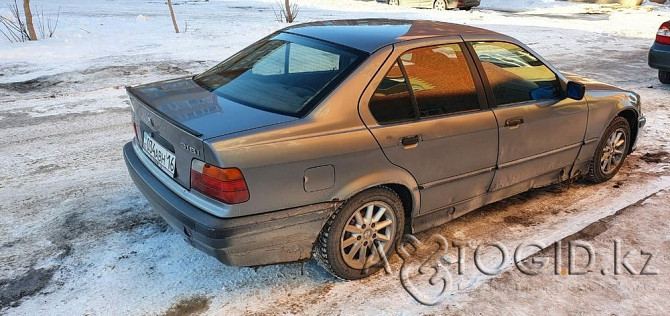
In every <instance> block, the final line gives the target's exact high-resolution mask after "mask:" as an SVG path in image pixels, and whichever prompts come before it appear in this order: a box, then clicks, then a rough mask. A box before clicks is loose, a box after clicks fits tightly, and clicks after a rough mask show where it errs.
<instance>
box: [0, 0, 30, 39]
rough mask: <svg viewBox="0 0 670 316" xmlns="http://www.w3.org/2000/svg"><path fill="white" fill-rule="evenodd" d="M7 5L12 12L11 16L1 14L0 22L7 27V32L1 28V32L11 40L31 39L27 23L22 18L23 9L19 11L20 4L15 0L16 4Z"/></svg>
mask: <svg viewBox="0 0 670 316" xmlns="http://www.w3.org/2000/svg"><path fill="white" fill-rule="evenodd" d="M7 7H8V8H9V12H10V13H11V17H5V16H2V15H0V24H2V25H3V26H4V27H5V29H6V32H5V31H3V30H2V29H0V33H2V35H4V36H5V37H6V38H7V39H8V40H9V41H10V42H25V41H27V40H30V35H28V30H26V24H25V23H23V20H21V11H19V5H18V3H17V2H16V0H14V4H9V5H7Z"/></svg>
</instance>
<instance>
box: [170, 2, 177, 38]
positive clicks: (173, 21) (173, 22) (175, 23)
mask: <svg viewBox="0 0 670 316" xmlns="http://www.w3.org/2000/svg"><path fill="white" fill-rule="evenodd" d="M167 4H168V7H170V15H171V16H172V25H174V31H175V32H177V33H179V25H177V18H176V17H175V16H174V9H173V8H172V0H167Z"/></svg>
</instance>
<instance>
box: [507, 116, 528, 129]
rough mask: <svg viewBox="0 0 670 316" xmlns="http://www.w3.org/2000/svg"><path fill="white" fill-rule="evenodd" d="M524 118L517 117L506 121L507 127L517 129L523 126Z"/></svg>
mask: <svg viewBox="0 0 670 316" xmlns="http://www.w3.org/2000/svg"><path fill="white" fill-rule="evenodd" d="M523 122H524V121H523V117H515V118H511V119H508V120H506V121H505V127H509V128H517V127H519V125H521V124H523Z"/></svg>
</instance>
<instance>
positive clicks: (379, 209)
mask: <svg viewBox="0 0 670 316" xmlns="http://www.w3.org/2000/svg"><path fill="white" fill-rule="evenodd" d="M395 223H396V217H395V214H394V212H393V210H392V209H391V207H390V206H389V205H388V204H386V203H384V202H381V201H374V202H370V203H367V204H365V205H363V206H362V207H360V208H359V209H358V210H356V211H355V212H354V213H353V214H352V215H351V217H349V220H348V221H347V224H346V225H345V227H344V230H343V232H342V234H341V239H340V251H341V253H342V258H343V259H344V262H345V263H346V264H347V265H348V266H349V267H351V268H353V269H365V268H369V267H371V266H373V265H375V264H377V263H379V261H380V260H381V258H382V257H383V256H385V255H386V254H387V253H389V251H391V249H390V248H391V245H392V244H393V240H394V239H395V234H396V224H395Z"/></svg>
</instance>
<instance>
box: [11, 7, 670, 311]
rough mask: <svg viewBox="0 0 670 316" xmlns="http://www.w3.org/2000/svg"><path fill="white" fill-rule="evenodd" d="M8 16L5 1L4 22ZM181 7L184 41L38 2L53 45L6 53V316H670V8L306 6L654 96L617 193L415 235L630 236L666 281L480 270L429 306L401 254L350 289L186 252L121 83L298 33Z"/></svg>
mask: <svg viewBox="0 0 670 316" xmlns="http://www.w3.org/2000/svg"><path fill="white" fill-rule="evenodd" d="M10 2H13V1H9V0H0V14H4V13H5V11H2V10H3V8H4V7H5V4H8V3H10ZM175 2H176V3H178V5H176V6H175V11H176V14H177V18H178V20H179V24H180V26H181V28H182V30H184V29H186V31H185V32H183V33H181V34H175V33H174V31H173V29H172V24H171V21H170V19H169V11H168V10H167V7H166V6H165V4H164V2H163V1H138V0H134V1H131V0H116V1H111V0H110V1H95V2H92V1H86V0H71V1H67V2H61V1H46V0H44V1H38V0H33V1H32V4H33V6H35V7H40V8H42V9H43V11H44V12H45V13H47V14H50V13H53V14H55V12H57V10H58V8H59V6H60V22H59V26H58V30H57V32H56V36H55V37H54V38H51V39H47V40H43V41H38V42H29V43H11V44H10V43H8V42H6V41H2V40H0V132H1V133H2V137H1V138H0V147H2V150H1V151H0V161H2V164H0V314H4V313H7V314H16V315H34V314H38V313H47V314H68V315H70V314H166V313H167V314H170V313H174V314H188V313H205V314H217V315H218V314H232V313H255V314H285V313H293V314H297V313H306V314H319V313H324V312H332V313H347V314H348V313H354V314H366V313H373V312H377V311H383V312H387V313H393V314H441V313H446V312H450V313H492V312H494V311H495V310H496V309H503V310H505V311H507V312H509V313H513V312H522V313H537V312H546V311H547V310H552V311H556V312H560V313H568V312H570V313H605V312H608V313H636V312H637V311H644V312H646V313H654V314H668V311H669V310H670V304H668V303H667V300H664V299H663V294H664V293H668V292H669V291H670V285H669V284H670V282H668V281H670V280H668V277H667V271H668V269H670V264H669V263H670V258H669V257H668V251H669V250H670V242H669V240H670V239H669V238H670V237H668V236H670V234H669V232H670V229H669V228H668V224H667V223H665V221H664V220H662V219H664V218H665V217H667V205H670V195H669V194H667V192H668V188H670V177H669V176H670V154H669V153H668V152H670V143H669V142H668V136H667V135H668V132H667V131H668V130H670V116H669V115H668V106H669V104H668V103H669V102H668V100H670V86H667V85H666V86H663V85H660V84H659V83H658V81H657V79H656V72H655V71H654V70H652V69H649V68H648V67H647V66H646V53H647V50H648V48H649V46H650V45H651V42H652V41H653V37H654V35H655V33H656V30H657V28H658V26H659V25H660V24H661V22H662V21H665V20H668V19H670V6H668V5H665V6H660V5H651V4H650V5H645V6H643V7H641V8H638V9H624V8H620V7H617V6H611V5H610V6H599V5H590V4H574V3H567V2H554V1H548V0H523V1H502V0H483V4H482V7H481V8H478V9H475V10H473V11H471V12H461V11H449V12H436V11H433V10H422V9H412V8H407V7H391V6H387V5H384V4H379V3H375V2H363V1H350V0H320V1H319V0H314V1H306V0H303V1H301V2H299V4H300V13H299V15H298V22H308V21H315V20H324V19H343V18H363V17H384V18H407V19H431V20H440V21H448V22H456V23H463V24H469V25H475V26H480V27H484V28H489V29H492V30H495V31H498V32H502V33H506V34H509V35H511V36H514V37H516V38H518V39H520V40H522V41H524V42H525V43H527V44H529V45H530V46H531V47H532V48H533V49H535V50H536V51H537V52H538V53H540V54H541V55H543V56H544V57H545V58H547V59H548V60H549V61H551V62H552V63H553V64H554V65H555V66H557V67H558V68H559V69H562V70H564V71H567V72H573V73H578V74H581V75H585V76H589V77H592V78H594V79H597V80H601V81H605V82H608V83H612V84H614V85H617V86H620V87H623V88H626V89H631V90H634V91H636V92H638V93H639V94H640V95H641V96H642V100H643V110H644V112H645V114H646V116H647V118H648V123H647V127H646V129H645V134H644V136H643V138H642V139H641V142H640V144H639V148H638V151H637V152H636V153H634V154H633V155H631V156H630V157H629V158H628V160H627V163H626V165H625V166H624V168H623V169H622V170H621V172H620V174H619V175H618V176H617V177H616V178H615V179H613V180H612V181H610V182H608V183H605V184H602V185H587V184H584V183H580V182H577V183H574V184H572V185H568V184H564V185H558V186H554V187H550V188H545V189H540V190H534V191H532V192H529V193H525V194H522V195H520V196H517V197H513V198H510V199H507V200H505V201H502V202H499V203H496V204H494V205H491V206H488V207H485V208H483V209H481V210H478V211H476V212H473V213H472V214H469V215H467V216H465V217H463V218H460V219H458V220H456V221H454V222H452V223H449V224H447V225H444V226H443V227H438V228H435V229H433V230H430V231H428V232H425V233H422V234H420V235H419V236H418V237H419V238H420V239H422V240H426V239H427V238H428V237H430V236H431V235H432V234H434V233H439V234H441V235H443V236H445V237H446V238H447V240H449V241H452V240H469V241H471V242H473V244H475V245H477V244H481V243H483V242H490V241H501V242H503V243H504V244H505V245H507V246H508V247H509V248H510V249H513V247H514V246H515V245H518V244H519V243H521V242H529V241H542V242H543V243H544V244H545V245H550V244H552V243H553V242H555V241H558V240H562V239H564V238H566V237H569V236H571V235H573V234H577V235H576V236H577V237H579V238H582V239H588V238H591V239H589V241H592V243H593V244H594V246H596V247H601V248H602V247H605V245H611V243H610V241H611V240H612V239H620V240H622V241H623V242H624V244H627V245H629V246H630V247H632V248H633V249H637V250H643V251H648V252H652V253H653V254H654V255H655V257H654V259H653V260H652V262H651V265H652V266H653V267H654V268H656V269H658V270H660V274H659V275H655V276H613V275H611V274H607V275H600V274H599V269H595V268H594V269H595V270H594V271H596V272H594V273H591V274H588V275H587V276H567V277H563V278H561V276H553V275H552V276H539V277H530V276H525V275H519V273H517V272H516V271H515V269H514V268H513V267H512V266H511V262H509V264H507V265H506V266H505V271H506V272H504V273H502V275H500V276H498V277H495V278H491V277H487V276H484V275H482V274H481V273H477V272H476V271H472V268H473V266H472V262H471V261H470V262H469V269H466V271H465V273H464V274H463V276H460V277H457V276H456V274H454V286H455V287H460V288H461V290H459V291H453V293H452V294H450V295H448V296H447V297H446V298H445V299H444V301H443V302H442V303H440V304H438V305H436V306H432V307H429V306H423V305H421V304H419V303H417V302H416V301H414V300H413V299H412V297H411V296H410V295H409V294H408V293H407V292H406V291H405V290H404V289H403V288H402V287H401V285H400V281H399V276H398V273H397V271H398V270H399V268H400V264H401V261H400V260H399V259H398V258H397V257H396V258H395V259H394V260H393V261H392V262H391V265H392V268H393V271H394V273H392V274H390V275H385V274H383V273H380V274H377V275H375V276H373V277H372V278H369V279H366V280H362V281H357V282H342V281H338V280H336V279H334V278H333V277H331V276H329V275H328V274H327V273H325V272H324V271H323V269H321V268H320V267H318V266H317V265H316V264H314V263H313V262H311V261H310V262H308V263H306V264H305V266H304V274H301V265H300V264H284V265H276V266H269V267H261V268H257V269H252V268H233V267H226V266H223V265H221V264H220V263H218V262H217V261H216V260H214V259H213V258H209V257H207V256H205V255H204V254H202V253H200V252H199V251H197V250H195V249H192V248H191V247H190V246H189V245H187V244H186V243H184V242H182V241H181V238H180V237H179V235H178V234H176V233H174V232H172V231H171V230H170V229H169V227H167V225H165V224H164V223H163V221H162V220H161V219H160V218H159V217H158V216H157V215H156V214H155V213H154V212H153V211H152V210H151V208H150V207H149V205H148V204H147V202H146V201H145V200H144V198H143V197H142V196H141V195H140V194H139V192H138V191H137V189H136V188H135V187H134V185H133V184H132V182H131V180H130V178H129V177H128V176H127V172H126V169H125V165H124V163H123V159H122V157H121V147H122V145H123V144H124V143H125V142H127V141H128V140H129V139H131V138H132V137H133V132H132V126H131V125H130V121H129V114H128V102H127V99H126V96H125V92H124V90H123V89H122V88H123V86H125V85H135V84H139V83H146V82H151V81H155V80H160V79H167V78H171V77H176V76H181V75H185V74H189V73H196V72H199V71H202V70H204V69H206V68H208V67H210V66H212V65H214V64H215V63H216V62H217V61H220V60H222V59H224V58H225V57H227V56H229V55H230V54H232V53H234V52H236V51H237V50H239V49H241V48H243V47H244V46H246V45H248V44H250V43H252V42H253V41H255V40H257V39H259V38H261V37H263V36H265V35H267V34H268V33H270V32H272V31H274V30H277V29H279V28H282V27H284V26H286V24H284V23H279V22H276V21H274V15H273V11H272V8H271V6H272V5H273V4H274V3H275V1H273V0H256V1H215V0H211V1H209V2H191V1H175ZM186 24H188V28H186V27H185V26H186ZM547 137H550V135H548V136H547ZM638 202H639V203H638ZM633 204H634V205H633ZM629 205H633V206H630V207H629ZM621 209H624V210H623V211H620V212H619V210H621ZM658 219H661V220H658ZM594 223H595V224H594ZM599 223H600V224H599ZM594 225H595V226H594ZM584 236H586V237H584ZM574 237H575V236H573V237H572V238H574ZM587 237H588V238H587ZM536 250H537V249H536ZM547 251H548V250H545V251H543V252H540V253H539V254H537V256H540V257H541V256H546V255H547V254H546V252H547ZM466 253H469V254H470V255H471V253H472V249H469V250H466ZM528 255H531V253H525V255H524V256H523V257H526V256H528ZM485 258H486V260H489V259H491V260H493V259H495V256H493V255H490V256H486V257H485ZM529 260H530V259H529ZM487 262H488V261H487ZM634 262H637V261H634ZM637 263H639V262H637ZM599 267H600V266H598V268H599ZM452 272H453V271H452ZM594 274H596V275H594ZM594 286H595V289H594V288H593V287H594ZM536 288H542V289H544V290H543V291H533V290H532V289H536ZM557 289H559V290H557ZM585 289H586V290H585ZM585 293H595V294H594V295H595V296H589V295H587V294H585ZM550 300H551V301H552V302H551V303H550V302H549V301H550ZM652 303H653V304H652ZM652 305H653V306H652Z"/></svg>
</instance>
